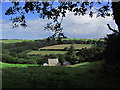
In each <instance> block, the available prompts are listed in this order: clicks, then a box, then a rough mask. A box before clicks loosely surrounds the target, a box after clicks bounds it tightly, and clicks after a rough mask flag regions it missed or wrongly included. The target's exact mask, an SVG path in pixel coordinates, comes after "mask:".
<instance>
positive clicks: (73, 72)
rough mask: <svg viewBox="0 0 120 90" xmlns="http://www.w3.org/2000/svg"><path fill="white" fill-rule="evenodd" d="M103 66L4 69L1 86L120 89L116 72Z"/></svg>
mask: <svg viewBox="0 0 120 90" xmlns="http://www.w3.org/2000/svg"><path fill="white" fill-rule="evenodd" d="M103 65H104V63H103V62H90V63H87V64H84V65H83V64H81V65H79V66H77V67H74V68H73V67H43V66H41V67H28V68H5V69H3V83H2V84H3V88H7V87H8V88H100V87H102V88H111V87H112V88H117V87H119V88H120V86H119V81H120V79H119V75H118V72H117V71H118V70H116V68H113V67H112V68H108V67H107V68H103ZM113 71H114V73H113Z"/></svg>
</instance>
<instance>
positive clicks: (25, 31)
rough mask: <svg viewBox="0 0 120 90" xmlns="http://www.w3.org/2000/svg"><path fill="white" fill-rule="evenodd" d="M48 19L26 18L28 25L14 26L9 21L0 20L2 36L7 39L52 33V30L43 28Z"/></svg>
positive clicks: (46, 35)
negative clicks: (0, 22)
mask: <svg viewBox="0 0 120 90" xmlns="http://www.w3.org/2000/svg"><path fill="white" fill-rule="evenodd" d="M47 22H48V20H39V19H36V20H28V21H27V25H28V27H26V28H23V27H19V28H14V29H12V27H11V22H7V21H4V20H3V21H2V38H9V39H40V38H46V37H48V36H50V35H52V32H50V31H46V30H44V26H45V25H46V23H47Z"/></svg>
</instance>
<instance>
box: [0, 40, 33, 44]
mask: <svg viewBox="0 0 120 90" xmlns="http://www.w3.org/2000/svg"><path fill="white" fill-rule="evenodd" d="M23 41H34V40H24V39H23V40H22V39H8V40H0V42H1V43H6V44H9V43H18V42H23Z"/></svg>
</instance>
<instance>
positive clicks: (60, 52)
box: [27, 51, 66, 55]
mask: <svg viewBox="0 0 120 90" xmlns="http://www.w3.org/2000/svg"><path fill="white" fill-rule="evenodd" d="M65 53H66V51H31V52H28V53H27V55H33V54H34V55H37V54H41V55H46V54H65Z"/></svg>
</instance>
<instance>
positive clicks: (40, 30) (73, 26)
mask: <svg viewBox="0 0 120 90" xmlns="http://www.w3.org/2000/svg"><path fill="white" fill-rule="evenodd" d="M6 5H7V6H6ZM2 6H3V9H2V19H1V18H0V24H1V25H0V27H1V28H2V31H1V32H2V36H1V37H0V38H3V39H41V38H46V37H48V36H50V35H52V34H53V33H52V32H51V31H45V30H44V26H46V24H47V23H48V22H50V21H49V20H47V19H44V20H43V19H40V18H39V17H38V16H37V15H33V14H30V15H29V18H30V17H31V18H30V19H28V20H27V25H28V27H27V28H23V27H19V28H14V29H12V28H11V27H12V26H11V22H10V21H9V16H5V15H4V10H5V9H6V8H8V4H6V3H3V5H2ZM107 24H110V25H111V26H112V27H113V28H115V29H117V26H116V24H115V23H114V21H113V19H112V17H106V18H101V17H99V18H96V15H94V17H93V18H89V16H88V15H85V16H74V14H73V13H69V12H67V14H66V17H65V18H64V20H63V23H62V26H63V32H64V33H65V35H66V36H68V38H103V37H105V36H106V35H107V34H109V33H112V32H111V31H110V30H109V29H108V27H107Z"/></svg>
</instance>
